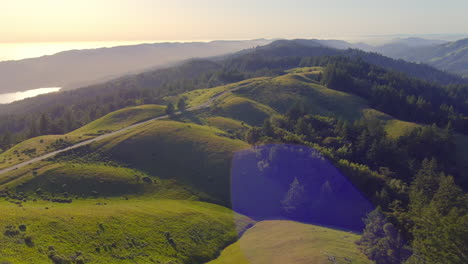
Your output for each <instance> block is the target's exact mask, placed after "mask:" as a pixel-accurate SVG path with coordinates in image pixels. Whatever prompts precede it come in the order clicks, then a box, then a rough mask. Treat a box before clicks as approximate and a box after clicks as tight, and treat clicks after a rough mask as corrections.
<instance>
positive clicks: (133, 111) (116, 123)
mask: <svg viewBox="0 0 468 264" xmlns="http://www.w3.org/2000/svg"><path fill="white" fill-rule="evenodd" d="M165 109H166V107H165V106H161V105H140V106H135V107H128V108H124V109H121V110H118V111H115V112H112V113H109V114H107V115H105V116H104V117H102V118H99V119H97V120H95V121H93V122H91V123H89V124H87V125H85V126H83V127H81V128H79V129H77V130H75V131H72V132H70V133H69V135H95V134H102V133H107V132H112V131H116V130H119V129H122V128H124V127H127V126H130V125H133V124H135V123H138V122H142V121H145V120H148V119H151V118H154V117H157V116H161V115H164V114H165V112H164V111H165Z"/></svg>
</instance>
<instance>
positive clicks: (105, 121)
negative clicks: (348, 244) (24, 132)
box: [0, 105, 165, 169]
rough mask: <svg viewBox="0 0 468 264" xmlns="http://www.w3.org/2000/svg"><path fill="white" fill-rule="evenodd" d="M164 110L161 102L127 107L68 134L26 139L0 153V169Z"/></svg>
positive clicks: (142, 119) (156, 114)
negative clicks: (159, 103)
mask: <svg viewBox="0 0 468 264" xmlns="http://www.w3.org/2000/svg"><path fill="white" fill-rule="evenodd" d="M164 110H165V107H164V106H159V105H142V106H136V107H129V108H124V109H121V110H118V111H115V112H112V113H110V114H107V115H105V116H103V117H101V118H99V119H97V120H95V121H93V122H91V123H89V124H87V125H85V126H83V127H81V128H79V129H77V130H75V131H72V132H70V133H68V134H65V135H46V136H40V137H35V138H31V139H28V140H25V141H23V142H21V143H19V144H17V145H15V146H13V147H12V148H10V149H9V150H7V151H5V152H3V153H1V154H0V169H3V168H8V167H11V166H13V165H15V164H18V163H21V162H24V161H27V160H29V159H31V158H34V157H38V156H41V155H43V154H45V153H47V152H51V151H53V150H56V149H60V148H63V147H66V146H67V145H70V144H73V143H77V142H80V141H84V140H86V139H90V138H93V137H96V136H98V135H101V134H104V133H108V132H111V131H115V130H119V129H121V128H124V127H127V126H130V125H132V124H135V123H138V122H142V121H145V120H147V119H151V118H154V117H157V116H161V115H164Z"/></svg>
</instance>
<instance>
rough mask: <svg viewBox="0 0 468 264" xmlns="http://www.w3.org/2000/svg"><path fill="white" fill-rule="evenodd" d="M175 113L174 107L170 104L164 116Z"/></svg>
mask: <svg viewBox="0 0 468 264" xmlns="http://www.w3.org/2000/svg"><path fill="white" fill-rule="evenodd" d="M174 112H175V108H174V105H173V104H172V103H169V104H167V106H166V114H167V115H169V116H172V115H173V114H174Z"/></svg>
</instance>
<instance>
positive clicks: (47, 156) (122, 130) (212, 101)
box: [0, 86, 242, 175]
mask: <svg viewBox="0 0 468 264" xmlns="http://www.w3.org/2000/svg"><path fill="white" fill-rule="evenodd" d="M241 87H242V86H238V87H234V88H232V89H229V90H226V91H224V92H221V93H218V94H215V95H214V96H212V97H211V98H210V99H208V100H207V101H206V102H204V103H202V104H200V105H197V106H193V107H190V108H187V110H186V111H188V112H189V111H196V110H200V109H203V108H208V107H210V106H211V105H212V104H213V103H214V101H216V99H218V98H220V97H222V96H224V95H226V94H228V93H230V92H232V91H234V90H237V89H239V88H241ZM180 113H181V112H176V113H175V114H180ZM168 117H169V115H163V116H158V117H155V118H152V119H149V120H146V121H143V122H140V123H136V124H133V125H130V126H128V127H124V128H122V129H119V130H116V131H114V132H110V133H107V134H103V135H100V136H97V137H95V138H92V139H88V140H85V141H82V142H79V143H76V144H74V145H72V146H69V147H66V148H64V149H59V150H56V151H52V152H49V153H47V154H44V155H42V156H39V157H36V158H32V159H30V160H27V161H24V162H22V163H18V164H16V165H13V166H11V167H8V168H5V169H2V170H0V175H1V174H4V173H7V172H10V171H14V170H17V169H19V168H22V167H24V166H28V165H31V164H33V163H36V162H39V161H42V160H45V159H48V158H51V157H53V156H55V155H57V154H59V153H62V152H66V151H69V150H72V149H76V148H79V147H82V146H85V145H89V144H91V143H94V142H97V141H100V140H103V139H106V138H109V137H112V136H115V135H117V134H120V133H122V132H125V131H128V130H130V129H132V128H135V127H139V126H142V125H145V124H148V123H151V122H153V121H156V120H161V119H165V118H168Z"/></svg>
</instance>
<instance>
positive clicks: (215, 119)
mask: <svg viewBox="0 0 468 264" xmlns="http://www.w3.org/2000/svg"><path fill="white" fill-rule="evenodd" d="M204 121H205V123H206V124H207V125H209V126H213V127H216V128H219V129H221V130H223V131H228V132H229V131H240V132H245V131H246V130H247V129H248V128H249V127H250V126H249V125H247V124H245V123H243V122H241V121H238V120H234V119H230V118H226V117H221V116H210V117H207V118H205V119H204Z"/></svg>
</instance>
